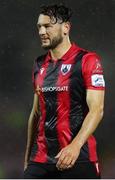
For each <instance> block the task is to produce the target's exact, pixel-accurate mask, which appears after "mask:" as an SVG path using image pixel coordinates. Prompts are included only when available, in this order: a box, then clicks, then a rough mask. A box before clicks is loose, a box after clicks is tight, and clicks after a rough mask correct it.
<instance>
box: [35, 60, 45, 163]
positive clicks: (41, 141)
mask: <svg viewBox="0 0 115 180" xmlns="http://www.w3.org/2000/svg"><path fill="white" fill-rule="evenodd" d="M47 67H48V63H47V64H45V66H44V64H43V65H42V67H41V68H40V72H39V73H38V76H37V78H36V80H35V82H36V83H35V85H36V88H37V86H39V88H40V87H42V84H43V81H44V78H45V76H46V71H47ZM38 82H39V84H38ZM39 103H40V108H41V109H42V111H41V113H42V114H41V118H40V124H39V130H38V137H37V145H38V152H37V154H36V156H35V158H34V161H36V162H46V161H47V152H48V150H47V144H46V139H45V130H44V124H45V119H46V107H45V100H44V95H43V93H42V92H41V91H40V95H39Z"/></svg>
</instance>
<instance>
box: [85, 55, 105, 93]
mask: <svg viewBox="0 0 115 180" xmlns="http://www.w3.org/2000/svg"><path fill="white" fill-rule="evenodd" d="M82 75H83V79H84V83H85V87H86V89H94V90H104V89H105V80H104V75H103V68H102V64H101V58H100V57H99V56H98V55H97V54H96V53H88V54H86V55H85V56H84V57H83V59H82Z"/></svg>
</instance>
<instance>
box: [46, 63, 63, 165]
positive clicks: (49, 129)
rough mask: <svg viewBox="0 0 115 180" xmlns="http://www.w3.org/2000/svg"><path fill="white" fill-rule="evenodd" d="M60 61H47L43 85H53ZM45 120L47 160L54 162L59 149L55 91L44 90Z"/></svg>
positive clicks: (56, 77) (54, 84)
mask: <svg viewBox="0 0 115 180" xmlns="http://www.w3.org/2000/svg"><path fill="white" fill-rule="evenodd" d="M61 64H62V62H61V61H60V60H59V61H57V62H56V64H54V62H52V61H49V65H48V68H47V72H46V76H45V78H44V82H43V87H55V86H56V82H57V79H58V74H59V70H60V66H61ZM52 74H53V76H52ZM44 98H45V107H46V120H45V137H46V142H47V148H48V149H47V150H48V154H47V156H48V162H52V161H53V162H54V157H55V155H56V154H57V153H58V151H59V142H58V137H57V129H56V124H57V107H58V105H57V92H56V91H52V92H51V91H50V92H44Z"/></svg>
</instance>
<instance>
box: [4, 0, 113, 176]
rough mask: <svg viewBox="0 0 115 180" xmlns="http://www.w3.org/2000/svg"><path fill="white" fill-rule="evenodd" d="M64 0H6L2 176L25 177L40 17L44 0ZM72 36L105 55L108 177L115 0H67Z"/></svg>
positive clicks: (105, 172)
mask: <svg viewBox="0 0 115 180" xmlns="http://www.w3.org/2000/svg"><path fill="white" fill-rule="evenodd" d="M60 2H64V1H58V0H47V2H46V1H45V0H41V1H38V0H0V24H1V25H0V178H2V179H3V178H7V179H10V178H11V179H13V178H23V161H24V152H25V145H26V132H27V121H28V117H29V113H30V111H31V106H32V101H33V87H32V82H31V70H32V66H33V61H34V59H35V58H36V57H37V56H38V55H40V54H41V53H43V50H42V49H41V47H40V43H39V38H38V32H37V28H36V22H37V18H38V14H39V8H40V5H42V4H49V3H60ZM65 3H66V4H67V5H68V6H70V7H72V8H73V11H74V14H73V25H72V26H73V28H72V31H71V39H72V40H74V41H75V42H77V44H78V45H79V46H81V47H84V48H86V49H89V50H93V51H96V52H97V53H98V54H99V55H101V57H102V63H103V66H104V71H105V79H106V99H105V114H104V118H103V121H102V122H101V124H100V125H99V127H98V129H97V130H96V132H95V135H96V138H97V141H98V152H99V157H100V161H101V168H102V178H108V179H110V178H115V140H114V137H115V110H114V107H115V105H114V102H115V94H114V92H115V80H114V77H115V71H114V69H115V23H114V21H115V0H109V1H108V0H101V1H97V0H80V1H78V0H76V1H74V0H67V1H65Z"/></svg>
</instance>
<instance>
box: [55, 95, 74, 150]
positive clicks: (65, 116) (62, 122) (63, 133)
mask: <svg viewBox="0 0 115 180" xmlns="http://www.w3.org/2000/svg"><path fill="white" fill-rule="evenodd" d="M57 99H58V108H57V127H56V128H57V135H58V140H59V144H60V149H62V148H63V147H65V146H67V145H68V144H69V143H70V141H71V130H70V122H69V110H70V100H69V99H70V97H69V93H68V92H60V93H58V94H57ZM62 99H63V101H62ZM67 107H68V108H67Z"/></svg>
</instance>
